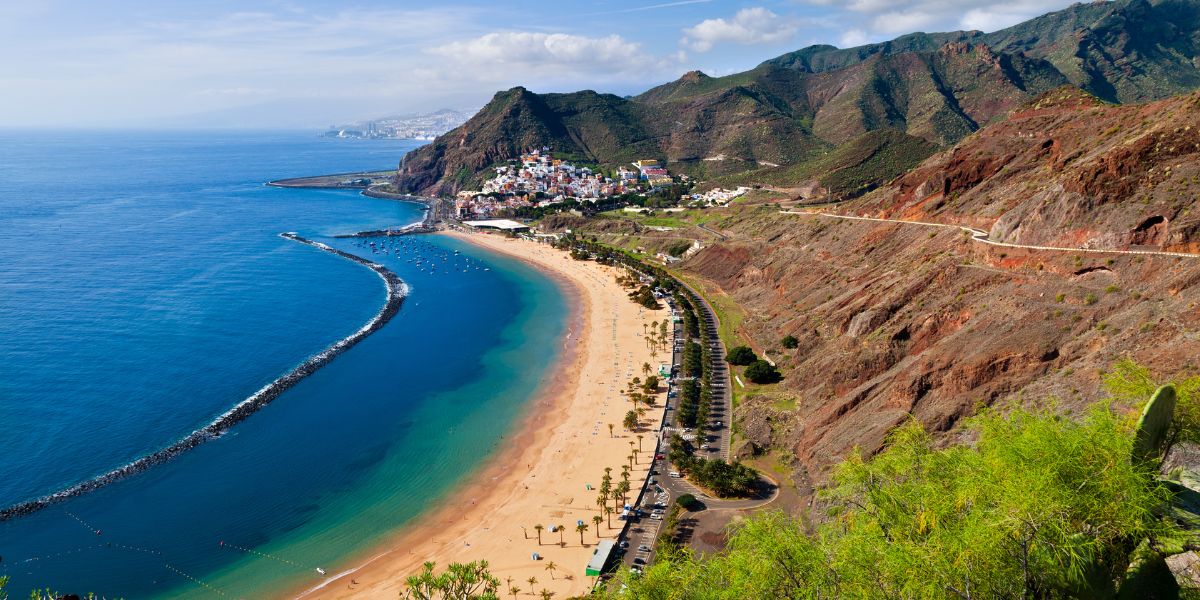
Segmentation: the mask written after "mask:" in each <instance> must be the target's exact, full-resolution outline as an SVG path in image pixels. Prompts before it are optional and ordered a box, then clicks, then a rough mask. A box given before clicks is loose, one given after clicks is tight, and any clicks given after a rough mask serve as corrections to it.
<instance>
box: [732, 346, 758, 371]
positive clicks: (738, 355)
mask: <svg viewBox="0 0 1200 600" xmlns="http://www.w3.org/2000/svg"><path fill="white" fill-rule="evenodd" d="M756 360H758V355H756V354H754V351H753V350H751V349H750V348H749V347H747V346H734V347H733V348H730V349H729V353H728V354H726V355H725V362H728V363H729V364H731V365H739V366H745V365H748V364H750V363H752V362H754V361H756Z"/></svg>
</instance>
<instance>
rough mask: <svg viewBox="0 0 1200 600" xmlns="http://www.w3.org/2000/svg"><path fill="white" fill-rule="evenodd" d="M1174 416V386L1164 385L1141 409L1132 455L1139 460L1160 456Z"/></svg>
mask: <svg viewBox="0 0 1200 600" xmlns="http://www.w3.org/2000/svg"><path fill="white" fill-rule="evenodd" d="M1174 416H1175V387H1174V386H1172V385H1164V386H1162V387H1160V388H1158V390H1157V391H1155V392H1154V396H1152V397H1151V398H1150V401H1149V402H1147V403H1146V407H1145V408H1144V409H1142V417H1141V418H1140V419H1138V423H1137V430H1136V437H1135V439H1134V442H1133V456H1134V458H1137V459H1139V460H1152V459H1154V458H1156V457H1159V456H1162V454H1163V452H1164V451H1165V449H1166V442H1167V434H1168V433H1169V432H1170V430H1171V421H1172V420H1173V418H1174Z"/></svg>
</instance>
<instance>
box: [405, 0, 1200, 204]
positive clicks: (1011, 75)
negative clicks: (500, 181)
mask: <svg viewBox="0 0 1200 600" xmlns="http://www.w3.org/2000/svg"><path fill="white" fill-rule="evenodd" d="M1198 44H1200V2H1197V1H1196V0H1159V1H1157V2H1148V1H1147V0H1115V1H1113V2H1095V3H1091V4H1076V5H1073V6H1071V7H1069V8H1067V9H1065V10H1062V11H1058V12H1054V13H1050V14H1047V15H1044V16H1042V17H1038V18H1036V19H1033V20H1030V21H1027V22H1025V23H1022V24H1019V25H1016V26H1014V27H1010V28H1008V29H1004V30H1001V31H997V32H993V33H986V34H985V33H981V32H951V33H934V34H926V33H915V34H910V35H906V36H902V37H900V38H897V39H895V40H892V41H890V42H886V43H882V44H871V45H867V46H861V47H858V48H851V49H845V50H842V49H837V48H833V47H832V46H813V47H810V48H806V49H803V50H800V51H798V52H793V53H790V54H786V55H784V56H780V57H777V58H774V59H771V60H768V61H766V62H764V63H762V64H761V65H759V66H758V67H756V68H754V69H752V70H750V71H746V72H743V73H738V74H734V75H730V76H726V77H719V78H714V77H709V76H707V75H705V74H703V73H700V72H698V71H693V72H691V73H687V74H685V75H684V76H683V77H681V78H680V79H678V80H676V81H673V82H670V83H667V84H664V85H661V86H658V87H655V88H653V89H651V90H648V91H646V92H644V93H642V94H640V95H638V96H635V97H631V98H621V97H617V96H613V95H609V94H599V93H596V92H592V91H583V92H575V93H570V94H534V93H532V92H530V91H528V90H526V89H524V88H513V89H511V90H508V91H505V92H500V93H498V94H496V96H495V97H494V98H493V99H492V101H491V102H489V103H488V105H487V106H486V107H485V108H484V109H483V110H482V111H480V112H479V113H478V114H477V115H475V117H473V118H472V119H471V120H469V121H468V122H467V123H465V124H464V125H463V126H461V127H459V128H457V129H455V130H453V131H451V132H449V133H447V134H446V135H444V136H442V137H440V138H438V139H437V140H435V141H434V142H433V143H431V144H429V145H428V146H426V147H423V148H421V149H419V150H416V151H414V152H412V153H410V154H409V155H408V156H406V157H405V159H404V161H403V162H402V163H401V165H400V169H399V175H398V177H397V182H396V183H397V187H399V188H400V189H401V190H402V191H405V192H409V193H419V194H450V193H454V192H456V191H458V190H461V189H464V188H465V187H468V186H470V185H473V184H475V183H477V181H478V179H479V174H480V172H481V171H483V170H485V169H486V168H488V167H490V166H492V165H495V164H497V163H500V162H503V161H506V160H508V159H511V158H514V157H516V156H517V154H519V152H520V151H521V150H523V149H526V148H529V147H531V146H541V145H545V146H550V147H551V148H552V149H553V150H554V151H555V152H556V153H561V154H564V155H567V156H570V157H572V158H574V159H576V160H581V161H586V162H591V163H599V164H607V165H612V164H616V163H622V162H627V161H628V160H631V159H634V158H647V157H656V158H662V159H666V160H667V161H668V164H669V166H670V168H672V169H673V170H675V171H682V172H686V173H690V174H692V175H695V176H699V177H706V178H708V177H722V176H724V177H726V178H731V177H732V178H733V179H737V178H739V177H740V178H742V179H746V178H752V179H753V180H755V181H762V182H767V183H778V182H783V183H794V181H790V180H791V179H792V178H794V177H796V176H798V174H801V173H810V172H812V171H813V170H814V169H813V168H812V165H815V164H817V163H818V162H820V161H825V162H828V161H829V158H828V157H829V156H830V155H831V154H838V153H839V152H841V150H840V149H841V148H842V147H843V146H844V145H846V144H849V143H853V142H856V141H857V142H859V143H861V139H862V136H864V135H865V134H868V133H871V132H876V131H881V130H892V131H895V132H897V135H887V136H884V137H882V138H880V139H882V140H886V141H888V142H889V143H890V142H901V143H904V144H906V146H905V147H906V148H909V149H911V148H915V147H917V146H919V145H920V144H917V143H915V142H916V141H917V140H922V141H924V142H925V143H926V144H925V146H927V147H928V151H929V152H932V151H933V149H935V148H936V147H946V146H949V145H952V144H954V143H955V142H957V141H958V140H960V139H962V138H963V137H965V136H967V135H968V134H970V133H971V132H974V131H976V130H978V129H979V128H980V127H982V126H984V125H987V124H989V123H992V122H995V121H997V120H999V119H1002V118H1003V117H1004V116H1005V115H1006V114H1007V113H1008V112H1009V111H1011V110H1012V109H1014V108H1016V107H1018V106H1020V105H1022V104H1023V103H1025V102H1027V101H1028V100H1030V99H1031V98H1033V97H1035V96H1037V95H1038V94H1041V93H1044V92H1047V91H1049V90H1052V89H1056V88H1058V87H1059V86H1061V85H1064V84H1072V85H1076V86H1078V87H1080V88H1082V89H1084V90H1087V91H1089V92H1090V93H1091V94H1093V95H1095V96H1097V97H1098V98H1101V99H1104V100H1108V101H1110V102H1141V101H1146V100H1150V99H1157V98H1164V97H1168V96H1170V95H1172V94H1176V93H1179V92H1180V91H1184V90H1190V89H1193V88H1195V87H1197V86H1200V69H1198V68H1197V66H1196V64H1195V63H1193V60H1192V57H1194V56H1196V48H1197V45H1198ZM912 138H916V139H912ZM885 147H886V146H885ZM924 157H925V156H924V155H918V156H915V157H914V156H909V161H908V162H910V163H911V162H914V160H920V159H922V158H924ZM893 162H894V161H888V164H892V163H893ZM895 164H896V165H897V167H896V168H883V169H877V170H875V171H873V172H871V173H870V176H869V177H866V176H864V175H866V173H865V172H864V171H862V170H861V169H860V170H857V171H855V172H854V173H853V174H852V175H849V176H844V177H841V178H840V181H854V182H856V183H855V185H853V186H849V187H846V186H839V185H835V183H836V182H835V181H834V180H836V179H838V178H836V177H834V175H835V173H829V172H821V173H820V174H819V175H818V179H819V180H820V181H821V183H822V184H823V185H824V186H825V187H826V188H827V189H828V190H829V191H830V193H831V194H833V195H835V196H841V197H849V196H854V195H857V194H861V193H863V192H865V191H869V190H870V189H872V188H874V187H876V186H878V185H881V184H883V183H886V182H887V181H889V180H890V179H891V178H893V177H895V176H897V175H899V174H900V173H902V172H903V170H902V169H901V168H899V167H900V166H901V165H900V163H899V162H896V163H895Z"/></svg>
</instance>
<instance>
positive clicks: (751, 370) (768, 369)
mask: <svg viewBox="0 0 1200 600" xmlns="http://www.w3.org/2000/svg"><path fill="white" fill-rule="evenodd" d="M746 379H749V380H750V381H752V382H754V383H775V382H777V381H779V380H780V379H783V375H781V374H780V373H779V369H776V368H775V366H774V365H772V364H771V363H769V362H767V361H765V360H762V359H759V360H756V361H754V362H752V363H750V366H748V367H746Z"/></svg>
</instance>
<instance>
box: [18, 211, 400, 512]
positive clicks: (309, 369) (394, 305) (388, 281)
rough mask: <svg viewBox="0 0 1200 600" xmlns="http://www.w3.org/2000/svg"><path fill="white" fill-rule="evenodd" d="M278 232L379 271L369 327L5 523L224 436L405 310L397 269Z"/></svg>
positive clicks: (30, 503)
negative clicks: (168, 440)
mask: <svg viewBox="0 0 1200 600" xmlns="http://www.w3.org/2000/svg"><path fill="white" fill-rule="evenodd" d="M279 236H280V237H282V238H284V239H288V240H292V241H294V242H298V243H301V244H305V245H307V246H312V247H314V248H317V249H318V250H322V251H325V252H328V253H330V254H333V255H334V256H339V257H341V258H344V259H347V260H349V261H351V262H355V263H358V264H360V265H362V266H365V267H367V268H369V269H371V270H372V271H374V272H375V274H376V275H378V276H379V278H380V279H381V280H383V284H384V287H385V288H386V289H387V299H386V300H385V301H384V304H383V306H382V307H380V309H379V312H377V313H375V316H374V317H372V318H371V320H370V321H367V323H366V324H365V325H363V326H362V327H360V328H359V329H358V330H356V331H355V332H354V333H351V334H350V335H348V336H346V337H344V338H342V339H340V340H338V341H336V342H334V343H332V344H330V345H329V346H326V347H325V349H323V350H321V351H320V352H318V353H316V354H314V355H312V356H310V357H308V358H307V359H305V360H304V362H302V363H300V364H299V365H297V366H295V367H293V368H292V369H291V370H289V371H288V372H287V373H284V374H283V375H281V376H279V377H277V378H276V379H274V380H272V381H271V382H270V383H268V384H267V385H265V386H263V387H262V388H259V390H258V391H256V392H254V393H253V394H252V395H250V396H249V397H247V398H245V399H244V400H242V401H241V402H238V403H237V404H235V405H234V406H233V407H232V408H230V409H229V410H227V411H225V412H224V413H222V414H221V415H220V416H218V417H217V418H216V419H214V420H212V421H211V422H210V423H209V424H207V425H205V426H204V427H201V428H199V429H196V430H195V431H193V432H192V433H190V434H188V435H186V436H184V437H183V438H182V439H179V440H178V441H176V442H174V443H172V444H170V445H168V446H166V447H165V448H161V449H159V450H156V451H154V452H152V453H150V454H147V455H145V456H142V457H140V458H137V459H135V460H133V461H131V462H129V463H127V464H125V465H123V466H121V467H117V468H116V469H112V470H111V471H107V472H105V473H102V474H100V475H97V476H95V477H91V478H88V479H86V480H84V481H82V482H80V483H77V484H75V485H72V486H70V487H68V488H65V489H63V490H59V491H57V492H53V493H51V494H47V495H45V496H42V497H40V498H35V499H33V500H27V501H25V502H21V503H18V504H14V505H12V506H9V507H7V508H4V509H2V510H0V522H3V521H7V520H9V519H13V518H16V517H21V516H25V515H29V514H32V513H35V512H37V511H40V510H42V509H44V508H46V507H48V506H50V505H52V504H56V503H58V502H62V501H64V500H68V499H70V498H75V497H78V496H82V495H84V494H87V493H88V492H92V491H95V490H98V489H100V488H102V487H104V486H106V485H109V484H112V483H116V482H117V481H120V480H122V479H125V478H127V477H130V476H132V475H136V474H138V473H141V472H143V471H145V470H147V469H149V468H151V467H154V466H157V465H160V464H163V463H165V462H167V461H169V460H171V459H173V458H175V457H176V456H179V455H180V454H182V453H183V452H186V451H188V450H191V449H192V448H195V447H196V446H199V445H200V444H203V443H204V442H207V441H209V440H212V439H215V438H217V437H220V436H221V435H223V434H224V433H225V432H226V431H228V430H229V429H230V428H232V427H233V426H234V425H237V424H238V423H241V422H242V421H244V420H246V419H247V418H249V417H250V416H251V415H253V414H254V413H256V412H258V411H259V410H261V409H262V408H263V407H264V406H266V405H268V404H270V403H271V402H273V401H274V400H275V399H276V398H278V397H279V396H280V395H281V394H283V392H285V391H287V390H288V389H290V388H291V387H293V386H295V385H296V384H297V383H299V382H300V381H302V380H303V379H304V378H306V377H308V376H309V375H311V374H313V373H315V372H317V371H318V370H320V369H321V367H323V366H325V365H326V364H328V363H329V362H330V361H332V360H333V359H334V358H337V357H338V356H339V355H341V354H342V353H343V352H345V351H346V350H349V349H350V348H352V347H353V346H355V345H356V344H358V343H359V342H361V341H362V340H364V339H366V338H367V337H368V336H370V335H371V334H372V333H375V332H376V331H378V330H379V329H380V328H381V327H383V326H384V325H386V324H387V323H388V321H390V320H391V319H392V317H394V316H396V313H398V312H399V311H400V306H401V305H402V304H403V303H404V298H405V297H407V295H408V285H407V284H405V283H404V281H403V280H402V279H400V277H399V276H398V275H396V274H395V273H393V272H392V271H391V270H389V269H388V268H387V267H384V266H383V265H381V264H378V263H374V262H371V261H369V260H367V259H365V258H362V257H359V256H355V255H353V254H350V253H348V252H343V251H341V250H338V249H336V248H332V247H330V246H327V245H325V244H322V243H321V242H316V241H313V240H310V239H307V238H304V237H301V236H300V235H297V234H295V233H291V232H288V233H281V234H279Z"/></svg>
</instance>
